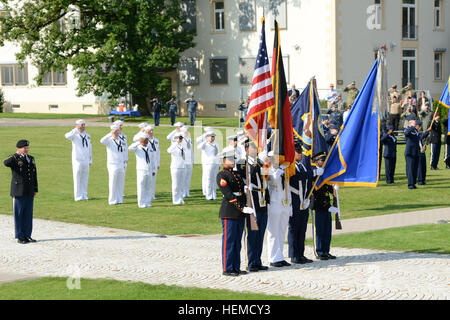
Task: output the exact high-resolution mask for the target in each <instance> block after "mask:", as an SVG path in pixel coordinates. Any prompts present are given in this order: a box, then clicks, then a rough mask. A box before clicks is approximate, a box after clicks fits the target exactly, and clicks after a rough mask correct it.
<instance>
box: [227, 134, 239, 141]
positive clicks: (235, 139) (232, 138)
mask: <svg viewBox="0 0 450 320" xmlns="http://www.w3.org/2000/svg"><path fill="white" fill-rule="evenodd" d="M237 137H238V136H237V135H232V136H229V137H227V140H233V141H237Z"/></svg>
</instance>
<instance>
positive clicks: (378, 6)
mask: <svg viewBox="0 0 450 320" xmlns="http://www.w3.org/2000/svg"><path fill="white" fill-rule="evenodd" d="M375 25H376V26H378V28H379V29H381V28H382V27H383V1H382V0H375Z"/></svg>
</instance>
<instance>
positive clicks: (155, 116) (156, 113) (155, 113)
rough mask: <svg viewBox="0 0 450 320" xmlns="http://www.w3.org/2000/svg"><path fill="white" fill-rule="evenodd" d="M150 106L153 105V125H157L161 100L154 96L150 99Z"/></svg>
mask: <svg viewBox="0 0 450 320" xmlns="http://www.w3.org/2000/svg"><path fill="white" fill-rule="evenodd" d="M152 107H153V119H154V120H155V126H156V127H157V126H159V119H160V114H161V109H162V103H161V100H159V97H155V98H153V100H152Z"/></svg>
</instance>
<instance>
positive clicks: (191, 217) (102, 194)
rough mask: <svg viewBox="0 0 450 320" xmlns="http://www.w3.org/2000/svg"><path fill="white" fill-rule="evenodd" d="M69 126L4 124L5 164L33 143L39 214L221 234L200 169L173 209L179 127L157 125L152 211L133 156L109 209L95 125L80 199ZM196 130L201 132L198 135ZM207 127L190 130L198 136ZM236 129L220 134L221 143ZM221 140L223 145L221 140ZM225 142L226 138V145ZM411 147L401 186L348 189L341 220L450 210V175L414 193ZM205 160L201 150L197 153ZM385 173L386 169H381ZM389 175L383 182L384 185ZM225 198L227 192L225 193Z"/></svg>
mask: <svg viewBox="0 0 450 320" xmlns="http://www.w3.org/2000/svg"><path fill="white" fill-rule="evenodd" d="M69 130H71V128H69V127H27V128H20V127H0V145H1V146H2V148H1V149H0V159H5V158H6V157H7V156H8V155H10V154H12V153H14V152H15V144H16V142H17V140H19V139H29V140H30V141H31V150H30V154H31V155H33V156H34V157H35V158H36V162H37V168H38V180H39V194H38V195H37V197H36V199H35V217H36V218H42V219H49V220H56V221H63V222H71V223H81V224H87V225H98V226H106V227H114V228H120V229H127V230H136V231H143V232H150V233H158V234H167V235H176V234H193V233H195V234H212V233H220V232H221V224H220V222H219V219H218V211H219V206H220V202H221V201H220V200H216V201H206V200H204V197H203V195H202V191H201V165H200V164H196V165H195V166H194V172H193V178H192V185H191V196H192V198H188V199H187V200H186V204H185V205H183V206H173V205H172V201H171V178H170V169H169V167H170V155H169V154H168V153H167V152H166V150H167V148H168V146H169V142H168V140H167V139H166V138H165V137H166V135H167V134H168V133H169V132H170V131H171V130H172V129H171V128H169V127H158V128H157V129H156V130H155V135H156V137H158V138H159V140H160V142H161V169H160V171H159V173H158V178H157V186H156V197H157V198H158V200H155V201H153V202H152V206H153V207H152V208H146V209H139V208H138V207H137V200H136V170H135V156H134V154H133V153H131V152H130V154H129V164H128V169H127V176H126V182H125V195H126V197H125V199H124V204H122V205H118V206H109V205H108V202H107V198H108V173H107V168H106V150H105V147H104V146H103V145H102V144H100V142H99V140H100V138H101V137H103V136H104V135H105V134H106V133H107V132H108V128H101V127H88V128H87V131H88V132H89V134H90V135H91V137H92V139H93V140H92V141H93V154H94V156H93V157H94V163H93V164H92V166H91V172H90V178H89V198H90V199H91V200H89V201H83V202H74V201H73V181H72V165H71V148H72V146H71V143H70V141H68V140H66V139H65V138H64V133H66V132H68V131H69ZM195 130H198V132H196V131H195ZM200 130H201V129H200V128H196V129H193V130H191V135H192V136H194V137H196V136H198V135H199V134H200V133H201V132H200ZM230 130H231V129H221V130H220V132H221V134H222V138H224V137H226V136H228V135H230V134H231V132H230ZM124 131H125V134H126V135H127V136H128V138H129V139H130V140H131V139H132V137H133V136H134V134H135V133H136V132H137V127H136V125H135V124H133V125H129V126H125V129H124ZM218 140H221V139H220V138H219V139H218ZM221 141H223V140H221ZM403 148H404V146H403V145H401V146H399V150H398V156H399V158H398V160H397V161H398V162H397V172H396V183H395V184H394V185H389V186H388V185H386V184H385V183H384V182H383V181H382V182H381V183H380V185H379V187H378V188H350V187H345V188H341V189H340V191H339V195H340V200H341V209H342V218H343V219H348V218H356V217H364V216H373V215H381V214H388V213H398V212H407V211H416V210H424V209H432V208H440V207H450V188H449V186H450V170H438V171H429V172H428V181H427V185H426V186H418V187H419V189H418V190H408V189H407V183H406V176H405V161H404V157H403V150H404V149H403ZM195 158H196V159H197V160H199V159H200V154H199V152H198V153H196V154H195ZM439 166H440V168H441V169H442V168H443V166H442V162H441V163H440V165H439ZM382 167H383V168H384V164H383V166H382ZM383 172H384V169H383V170H382V176H381V179H382V180H383V179H384V177H383ZM10 180H11V172H10V169H9V168H7V167H5V166H3V165H0V181H2V183H1V184H0V194H1V195H3V196H2V197H0V214H11V212H12V209H11V208H12V205H11V198H10V197H9V196H8V195H9V188H10ZM218 195H219V199H220V192H219V193H218Z"/></svg>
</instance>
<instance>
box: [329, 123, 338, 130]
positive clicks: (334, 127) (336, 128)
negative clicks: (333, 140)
mask: <svg viewBox="0 0 450 320" xmlns="http://www.w3.org/2000/svg"><path fill="white" fill-rule="evenodd" d="M331 129H335V130H339V127H338V126H337V125H335V124H332V125H331V126H330V130H331Z"/></svg>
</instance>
